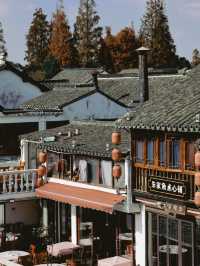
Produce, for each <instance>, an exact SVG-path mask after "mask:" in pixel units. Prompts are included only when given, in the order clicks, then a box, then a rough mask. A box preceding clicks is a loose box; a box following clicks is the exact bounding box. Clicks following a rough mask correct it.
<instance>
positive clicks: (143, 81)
mask: <svg viewBox="0 0 200 266" xmlns="http://www.w3.org/2000/svg"><path fill="white" fill-rule="evenodd" d="M136 51H137V52H138V54H139V92H140V102H141V103H143V102H145V101H148V99H149V82H148V66H147V55H148V52H149V51H150V49H148V48H146V47H140V48H139V49H137V50H136Z"/></svg>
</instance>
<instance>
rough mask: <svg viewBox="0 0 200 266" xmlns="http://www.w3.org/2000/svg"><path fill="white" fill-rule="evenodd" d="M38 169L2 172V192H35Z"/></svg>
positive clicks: (0, 185)
mask: <svg viewBox="0 0 200 266" xmlns="http://www.w3.org/2000/svg"><path fill="white" fill-rule="evenodd" d="M36 177H37V171H36V169H31V170H25V171H4V172H0V194H6V193H22V192H23V193H24V192H34V191H35V187H36Z"/></svg>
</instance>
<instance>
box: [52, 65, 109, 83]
mask: <svg viewBox="0 0 200 266" xmlns="http://www.w3.org/2000/svg"><path fill="white" fill-rule="evenodd" d="M96 70H97V71H98V72H99V73H104V71H103V70H102V69H97V68H65V69H63V70H62V71H60V72H59V73H58V74H57V75H55V76H54V77H53V78H52V80H54V81H55V80H68V81H69V83H70V84H84V83H88V82H90V81H91V80H92V74H91V73H92V72H93V71H96Z"/></svg>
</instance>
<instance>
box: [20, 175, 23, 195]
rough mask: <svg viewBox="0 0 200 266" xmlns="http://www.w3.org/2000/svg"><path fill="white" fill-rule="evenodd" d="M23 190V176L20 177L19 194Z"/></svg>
mask: <svg viewBox="0 0 200 266" xmlns="http://www.w3.org/2000/svg"><path fill="white" fill-rule="evenodd" d="M23 190H24V174H22V175H20V192H22V191H23Z"/></svg>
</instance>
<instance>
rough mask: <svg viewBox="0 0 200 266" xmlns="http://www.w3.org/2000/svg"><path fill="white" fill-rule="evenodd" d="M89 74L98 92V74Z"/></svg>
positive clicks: (94, 72)
mask: <svg viewBox="0 0 200 266" xmlns="http://www.w3.org/2000/svg"><path fill="white" fill-rule="evenodd" d="M91 74H92V80H93V84H94V86H95V88H96V89H97V90H98V88H99V85H98V74H99V72H98V71H96V70H94V71H93V72H92V73H91Z"/></svg>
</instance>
